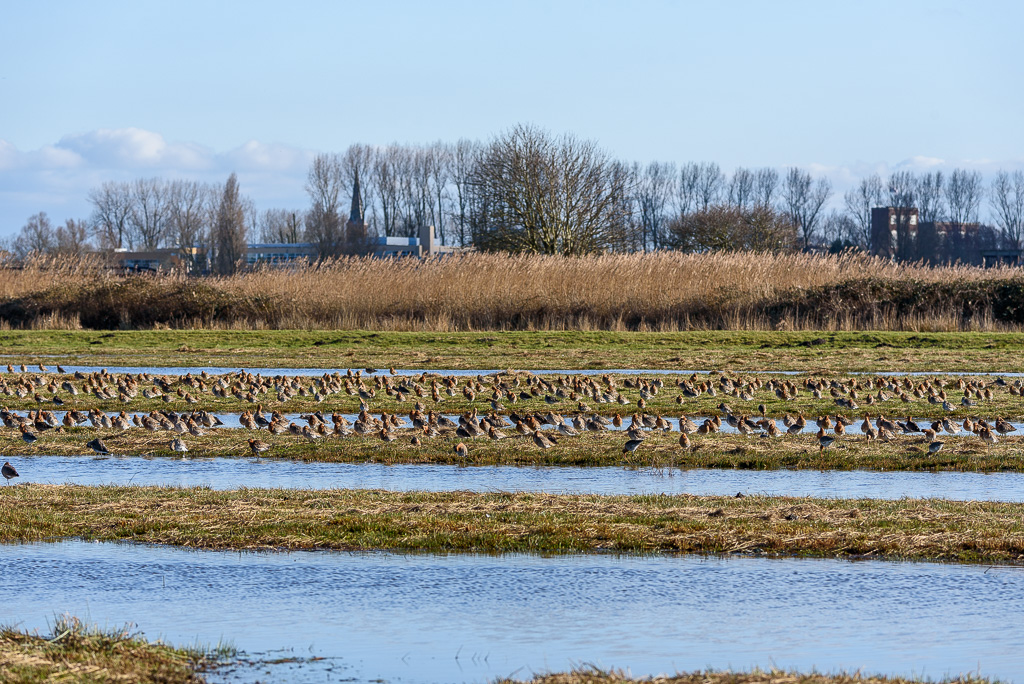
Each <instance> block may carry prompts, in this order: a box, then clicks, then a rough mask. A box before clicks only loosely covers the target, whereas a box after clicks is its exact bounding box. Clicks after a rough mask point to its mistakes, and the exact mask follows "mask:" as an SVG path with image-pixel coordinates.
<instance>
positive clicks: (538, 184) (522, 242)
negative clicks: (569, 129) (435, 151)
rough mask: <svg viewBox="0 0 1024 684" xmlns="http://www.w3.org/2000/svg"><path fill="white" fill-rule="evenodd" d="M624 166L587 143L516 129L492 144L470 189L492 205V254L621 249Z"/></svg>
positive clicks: (485, 238)
mask: <svg viewBox="0 0 1024 684" xmlns="http://www.w3.org/2000/svg"><path fill="white" fill-rule="evenodd" d="M628 178H629V172H628V169H627V168H626V166H625V165H624V164H619V163H615V162H614V161H613V160H611V159H609V158H608V156H607V155H606V154H605V153H604V152H602V151H601V150H599V149H598V148H597V146H596V145H595V144H594V143H592V142H590V141H583V140H579V139H577V138H575V137H574V136H572V135H568V134H567V135H563V136H561V137H559V138H552V137H551V136H550V135H549V134H547V133H546V132H544V131H542V130H540V129H537V128H534V127H530V126H524V125H520V126H517V127H516V128H514V129H512V130H511V131H509V132H508V133H505V134H503V135H501V136H499V137H498V138H496V139H495V140H493V141H492V142H491V144H490V145H489V146H488V147H487V150H486V152H485V153H484V154H483V155H482V157H481V160H480V163H479V164H478V165H477V168H476V170H475V172H474V174H473V179H472V183H473V185H474V186H475V187H476V188H477V189H478V191H479V193H480V194H481V195H483V196H486V198H487V200H488V201H489V206H488V213H487V216H486V221H487V224H488V226H489V230H488V231H487V232H486V233H482V234H478V236H477V245H478V246H480V247H483V248H489V249H507V250H512V251H525V252H539V253H542V254H566V255H572V254H586V253H590V252H596V251H600V250H604V249H609V248H615V247H616V246H618V245H621V244H622V243H623V242H624V241H625V239H626V235H627V232H628V229H627V226H626V221H625V219H626V216H625V206H626V205H627V204H628V198H629V195H630V193H631V192H632V188H630V187H628Z"/></svg>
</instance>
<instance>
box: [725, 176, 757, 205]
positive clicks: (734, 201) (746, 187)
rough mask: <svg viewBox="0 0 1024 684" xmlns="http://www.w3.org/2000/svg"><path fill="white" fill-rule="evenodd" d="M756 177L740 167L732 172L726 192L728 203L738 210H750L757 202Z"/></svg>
mask: <svg viewBox="0 0 1024 684" xmlns="http://www.w3.org/2000/svg"><path fill="white" fill-rule="evenodd" d="M756 193H757V176H756V175H755V173H754V172H753V171H751V170H750V169H745V168H743V167H742V166H741V167H739V168H738V169H736V170H735V171H733V172H732V178H730V179H729V186H728V190H727V193H726V194H727V196H728V203H729V204H731V205H732V206H734V207H738V208H739V209H741V210H742V209H750V208H752V207H754V206H755V204H756V200H757V194H756Z"/></svg>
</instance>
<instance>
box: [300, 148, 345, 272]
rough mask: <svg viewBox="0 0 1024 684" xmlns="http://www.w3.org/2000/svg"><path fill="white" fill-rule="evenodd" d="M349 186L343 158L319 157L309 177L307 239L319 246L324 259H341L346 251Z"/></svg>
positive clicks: (318, 248)
mask: <svg viewBox="0 0 1024 684" xmlns="http://www.w3.org/2000/svg"><path fill="white" fill-rule="evenodd" d="M344 186H345V177H344V174H343V172H342V163H341V158H340V157H339V156H338V155H336V154H318V155H317V156H316V157H314V158H313V163H312V164H311V165H310V167H309V172H308V173H307V175H306V192H307V193H308V194H309V198H310V204H311V206H310V209H309V211H308V212H307V213H306V238H307V239H308V240H309V241H310V242H313V243H316V245H317V250H318V252H319V254H320V256H321V257H331V256H338V255H340V254H342V253H343V252H344V249H345V231H344V222H343V221H342V213H341V197H342V192H343V190H344Z"/></svg>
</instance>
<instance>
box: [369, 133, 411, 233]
mask: <svg viewBox="0 0 1024 684" xmlns="http://www.w3.org/2000/svg"><path fill="white" fill-rule="evenodd" d="M404 155H405V152H404V150H403V149H402V148H401V147H400V146H399V145H397V144H394V145H388V146H387V147H386V148H383V149H378V150H377V151H376V154H375V155H374V157H373V173H372V174H371V175H372V178H373V187H374V191H375V192H376V193H377V201H378V208H379V209H380V212H381V229H382V230H383V231H384V235H396V234H397V230H398V224H399V221H400V206H399V205H400V202H401V197H402V178H401V173H402V170H403V167H404V159H403V157H404Z"/></svg>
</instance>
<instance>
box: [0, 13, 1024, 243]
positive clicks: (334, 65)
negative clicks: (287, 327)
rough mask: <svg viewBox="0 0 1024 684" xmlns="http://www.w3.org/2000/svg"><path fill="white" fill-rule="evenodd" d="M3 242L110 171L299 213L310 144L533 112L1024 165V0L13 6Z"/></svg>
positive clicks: (688, 135) (813, 162) (927, 158)
mask: <svg viewBox="0 0 1024 684" xmlns="http://www.w3.org/2000/svg"><path fill="white" fill-rule="evenodd" d="M3 15H4V18H3V21H2V23H0V239H4V238H8V237H10V236H12V235H13V234H15V233H16V232H17V231H18V230H19V229H20V228H21V226H22V225H24V223H25V222H26V220H27V219H28V217H29V216H31V215H33V214H35V213H37V212H39V211H45V212H47V214H48V215H49V216H50V218H51V220H53V221H54V222H55V223H60V222H63V220H64V219H67V218H85V217H87V216H88V215H89V213H90V210H91V208H90V205H89V203H88V193H89V190H90V189H92V188H95V187H98V186H99V185H100V184H101V183H103V182H104V181H108V180H114V181H123V180H132V179H135V178H142V177H145V178H150V177H155V176H158V177H163V178H189V179H196V180H203V181H218V182H223V181H224V180H225V179H226V178H227V176H228V175H229V174H230V173H232V172H236V173H237V174H238V178H239V183H240V186H241V189H242V192H243V193H244V194H246V195H248V196H249V197H251V198H252V199H253V201H254V202H255V204H256V206H257V208H259V209H269V208H286V209H301V208H304V207H305V206H306V205H307V204H308V198H307V196H306V194H305V191H304V188H303V185H304V180H305V175H306V172H307V170H308V167H309V163H310V160H311V159H312V157H313V156H314V155H316V154H317V153H322V152H343V151H344V150H345V149H346V148H347V147H348V146H349V145H351V144H353V143H366V144H371V145H386V144H389V143H392V142H398V143H409V144H427V143H431V142H434V141H437V140H442V141H447V142H454V141H456V140H458V139H459V138H470V139H478V140H484V141H485V140H487V139H489V138H491V137H493V136H495V135H497V134H500V133H501V132H503V131H506V130H508V129H510V128H511V127H513V126H515V125H516V124H518V123H529V124H533V125H536V126H539V127H542V128H544V129H546V130H548V131H550V132H552V133H555V134H560V133H564V132H569V133H573V134H575V135H576V136H578V137H581V138H585V139H588V140H594V141H596V142H597V143H598V145H599V146H600V147H602V148H603V149H604V150H605V151H607V152H608V153H609V154H611V155H612V156H615V157H617V158H621V159H624V160H628V161H639V162H643V163H646V162H649V161H655V160H657V161H672V162H676V163H683V162H687V161H713V162H717V163H718V164H719V165H720V166H721V167H722V169H723V170H725V171H726V172H730V171H731V170H732V169H734V168H736V167H738V166H746V167H761V166H773V167H776V168H780V169H782V168H785V167H789V166H798V167H801V168H804V169H807V170H809V171H811V172H812V173H814V174H822V175H826V176H828V177H829V178H830V179H831V180H832V181H833V184H834V186H835V188H836V191H837V194H836V196H837V197H839V196H840V195H841V193H842V192H843V191H845V190H846V189H849V188H850V187H851V186H852V185H854V184H855V183H856V182H857V181H858V180H859V179H860V178H861V177H864V176H866V175H868V174H870V173H874V172H879V173H882V174H883V175H886V174H888V173H889V172H891V171H893V170H899V169H908V170H913V171H930V170H951V169H952V168H956V167H963V168H969V169H976V170H978V171H980V172H982V173H983V174H985V176H986V177H989V176H990V175H991V174H993V173H994V172H995V171H996V170H998V169H1006V170H1015V169H1022V168H1024V127H1022V124H1024V116H1022V115H1024V88H1022V87H1021V79H1022V75H1024V54H1022V52H1021V50H1020V47H1019V31H1020V27H1021V26H1022V25H1024V3H1020V2H1014V1H1005V2H998V1H994V0H993V1H989V2H985V1H981V2H971V3H965V2H962V1H958V2H947V1H933V2H924V1H917V0H907V1H903V2H901V1H899V0H888V1H886V2H878V1H870V0H869V1H866V2H856V3H853V2H844V3H840V2H820V1H818V2H787V1H785V0H778V1H777V2H763V1H761V2H753V1H751V2H742V1H732V2H730V1H728V0H722V1H719V2H712V1H710V0H707V1H705V2H699V3H698V2H669V1H665V0H662V1H656V0H655V1H650V2H645V1H636V2H627V1H625V0H624V1H622V2H568V1H567V2H558V1H556V0H548V1H546V2H534V1H532V0H525V1H524V0H518V1H517V2H512V3H491V2H446V1H444V0H434V1H432V2H422V1H420V2H386V1H381V2H358V3H355V2H340V1H337V2H303V1H302V0H293V1H292V2H289V3H282V2H279V1H277V2H263V1H261V0H245V1H244V2H237V1H234V0H218V1H217V2H208V1H206V0H204V1H202V2H198V1H192V0H176V1H175V2H169V1H168V2H138V1H137V0H132V1H130V2H114V1H109V0H97V1H96V2H89V3H85V2H78V1H74V2H72V1H66V2H65V1H61V0H52V1H49V2H7V3H5V7H4V11H3Z"/></svg>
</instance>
